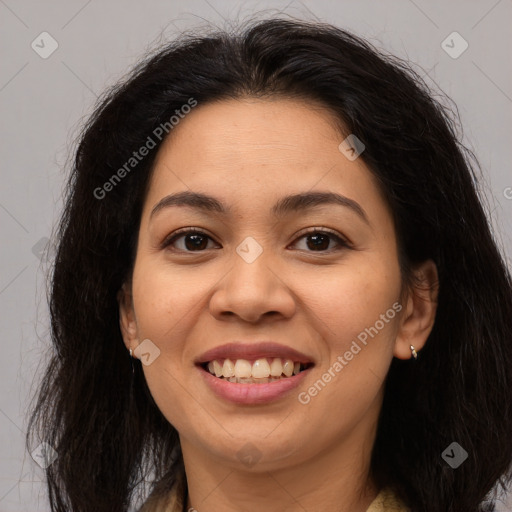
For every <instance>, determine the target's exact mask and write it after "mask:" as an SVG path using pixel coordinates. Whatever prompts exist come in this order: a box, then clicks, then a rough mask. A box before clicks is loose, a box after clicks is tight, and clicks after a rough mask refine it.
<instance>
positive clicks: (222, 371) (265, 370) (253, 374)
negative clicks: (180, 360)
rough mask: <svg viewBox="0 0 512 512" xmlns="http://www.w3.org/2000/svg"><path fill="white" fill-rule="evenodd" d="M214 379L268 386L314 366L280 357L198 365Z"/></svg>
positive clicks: (217, 361) (224, 360)
mask: <svg viewBox="0 0 512 512" xmlns="http://www.w3.org/2000/svg"><path fill="white" fill-rule="evenodd" d="M199 366H200V367H201V368H202V369H203V370H204V371H207V372H209V373H210V374H211V375H213V376H214V377H216V378H218V379H221V380H225V381H228V382H231V383H236V384H268V383H270V382H276V381H279V380H284V379H289V378H291V377H293V376H295V375H298V374H299V373H302V372H303V371H305V370H307V369H309V368H311V367H312V366H314V364H313V363H311V362H307V363H304V362H301V361H294V360H293V359H284V358H280V357H273V358H269V357H264V358H263V357H262V358H258V359H254V360H249V359H229V358H226V359H213V360H211V361H208V362H205V363H202V364H200V365H199Z"/></svg>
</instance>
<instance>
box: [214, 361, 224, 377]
mask: <svg viewBox="0 0 512 512" xmlns="http://www.w3.org/2000/svg"><path fill="white" fill-rule="evenodd" d="M213 371H214V372H215V377H222V366H221V365H220V363H219V361H213Z"/></svg>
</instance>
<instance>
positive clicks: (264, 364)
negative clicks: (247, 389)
mask: <svg viewBox="0 0 512 512" xmlns="http://www.w3.org/2000/svg"><path fill="white" fill-rule="evenodd" d="M269 375H270V365H269V364H268V361H267V360H266V359H258V360H257V361H254V363H253V365H252V376H253V377H254V378H255V379H262V378H264V377H268V376H269Z"/></svg>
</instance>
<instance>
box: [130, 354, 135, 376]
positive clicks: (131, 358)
mask: <svg viewBox="0 0 512 512" xmlns="http://www.w3.org/2000/svg"><path fill="white" fill-rule="evenodd" d="M130 365H131V367H132V374H134V373H135V368H134V366H133V350H132V349H130Z"/></svg>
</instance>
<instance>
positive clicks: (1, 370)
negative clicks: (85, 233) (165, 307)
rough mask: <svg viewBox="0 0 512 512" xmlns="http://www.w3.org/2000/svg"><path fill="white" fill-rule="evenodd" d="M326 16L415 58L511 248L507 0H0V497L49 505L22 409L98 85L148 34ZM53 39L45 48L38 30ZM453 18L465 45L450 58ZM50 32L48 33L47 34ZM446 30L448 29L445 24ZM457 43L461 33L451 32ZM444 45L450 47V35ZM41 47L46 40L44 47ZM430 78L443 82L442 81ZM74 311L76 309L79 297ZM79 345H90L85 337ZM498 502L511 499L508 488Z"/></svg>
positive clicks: (8, 505)
mask: <svg viewBox="0 0 512 512" xmlns="http://www.w3.org/2000/svg"><path fill="white" fill-rule="evenodd" d="M262 10H264V11H265V13H264V14H265V15H271V14H276V13H279V12H281V11H284V12H286V13H288V14H290V15H293V16H296V17H299V18H306V19H310V20H314V19H317V18H318V19H320V20H322V21H328V22H331V23H334V24H336V25H339V26H341V27H343V28H348V29H350V30H353V31H355V32H356V33H358V34H360V35H363V36H366V37H367V38H369V39H370V41H371V42H373V43H374V44H376V45H377V46H379V47H382V48H385V49H386V50H388V51H389V52H391V53H394V54H396V55H398V56H400V57H404V58H407V59H409V60H411V61H413V62H414V63H415V65H416V69H417V70H418V71H419V72H420V73H421V75H423V76H425V78H426V79H427V82H428V83H429V84H432V81H433V82H435V83H436V84H437V86H438V87H439V89H440V90H441V91H444V92H445V93H446V94H448V95H449V96H450V97H451V98H452V99H453V100H454V101H455V103H456V105H457V107H458V109H459V113H460V116H461V119H462V124H463V126H464V142H465V144H466V145H467V146H469V147H470V148H471V149H472V150H473V151H474V152H475V154H476V156H477V157H478V159H479V161H480V163H481V166H482V172H483V178H482V182H481V189H482V194H483V195H484V198H485V199H484V200H485V204H486V205H487V208H488V211H489V215H490V217H491V219H492V224H493V226H494V229H495V233H496V237H497V239H498V241H499V244H500V246H501V247H502V249H503V251H504V253H505V254H506V256H507V261H508V262H509V267H510V266H511V265H510V261H511V260H510V256H511V255H512V188H509V187H512V173H511V171H510V162H511V161H512V150H511V142H512V140H511V137H510V136H511V128H510V127H511V122H510V121H511V111H512V83H511V82H512V80H511V72H510V71H511V50H512V44H511V42H512V41H511V39H512V31H511V30H510V20H511V19H512V1H511V0H499V1H496V0H481V1H467V0H466V1H462V0H460V1H451V2H447V1H446V0H435V1H429V2H427V1H426V0H414V1H413V0H396V1H389V0H387V1H380V2H371V1H369V0H354V1H340V2H334V1H332V0H331V1H329V0H317V1H315V2H312V1H307V0H305V1H303V2H298V1H289V0H287V1H283V2H281V1H274V2H271V1H248V2H234V1H226V0H188V1H186V2H182V1H174V2H171V1H169V2H165V1H158V0H145V1H141V2H135V1H133V0H131V1H124V2H121V1H120V0H116V1H109V2H100V1H99V0H89V1H87V0H72V1H66V2H65V1H64V0H59V1H57V0H56V1H46V2H40V1H39V2H36V1H35V0H33V1H26V0H25V1H16V0H0V38H1V41H0V48H1V49H2V50H1V51H2V66H1V69H0V112H1V119H2V125H1V128H0V129H1V137H0V147H1V166H0V172H1V189H0V227H1V237H2V250H1V253H0V269H1V275H0V315H1V318H2V322H1V339H2V342H1V343H2V345H1V346H2V351H1V356H2V357H0V382H1V386H0V441H1V442H0V511H1V512H21V511H23V512H28V511H35V510H41V511H44V510H48V505H47V504H46V492H45V489H44V487H43V486H42V483H41V482H42V476H43V471H42V469H41V468H40V467H39V466H38V465H37V464H36V463H35V462H34V460H33V459H32V457H31V455H30V454H28V453H27V452H25V449H24V433H25V429H26V425H27V418H26V411H27V408H28V406H29V400H30V397H31V396H32V393H33V392H34V390H35V389H36V387H37V383H38V381H37V378H38V376H39V375H40V372H41V369H42V367H43V366H44V362H45V357H46V356H45V349H46V347H47V346H48V340H47V333H48V315H47V309H46V302H45V300H46V299H45V278H44V272H45V271H46V269H47V266H48V264H47V262H46V257H45V256H44V255H43V254H42V253H41V247H43V246H45V244H46V246H47V247H48V248H49V249H50V253H49V256H50V257H51V243H50V244H47V239H51V235H52V229H53V226H54V225H55V223H56V221H57V219H58V215H59V212H60V208H61V204H62V203H61V193H62V189H63V184H64V176H65V175H66V164H67V161H66V159H67V158H68V157H69V155H70V153H71V151H72V149H73V148H74V145H73V144H74V141H75V139H76V137H77V136H78V133H79V129H80V126H81V123H82V122H83V120H84V119H85V117H87V116H88V115H89V114H90V113H91V111H92V107H93V105H94V103H95V101H96V99H97V96H98V95H99V94H100V93H101V92H102V91H103V90H104V89H105V87H107V86H108V85H111V84H113V83H115V81H116V80H117V79H119V78H121V77H122V76H123V75H124V74H125V73H126V72H127V71H128V70H129V69H130V67H131V66H132V65H133V64H134V63H135V62H136V61H137V59H138V58H140V57H141V56H143V54H144V53H145V51H146V50H148V49H150V48H151V47H152V46H153V45H154V44H155V43H157V42H159V41H161V40H165V39H166V38H171V37H172V36H173V35H174V34H176V33H177V32H179V31H181V30H184V29H194V28H199V27H201V26H203V25H204V24H205V23H207V22H213V23H215V24H216V25H218V26H219V27H223V28H225V27H226V26H228V23H227V22H226V20H228V21H229V22H230V23H232V22H233V21H235V22H236V20H245V19H246V18H247V17H248V16H250V15H251V14H252V13H254V12H255V11H262ZM45 31H46V32H48V33H49V34H51V36H52V37H53V38H54V39H55V40H56V41H57V43H58V48H57V50H56V51H55V52H54V53H53V54H52V55H50V56H49V57H48V58H46V59H43V58H42V57H41V56H40V55H39V54H38V53H36V51H34V50H33V49H32V47H31V43H32V42H33V41H35V43H34V44H36V43H38V44H39V45H40V47H42V46H43V44H44V49H45V51H47V50H48V49H49V48H50V43H49V40H48V39H47V38H46V39H44V42H43V43H41V37H38V36H39V35H40V34H41V33H42V32H45ZM454 31H457V32H458V33H459V34H460V35H461V36H462V37H463V38H464V40H466V41H467V43H468V44H469V47H468V48H467V50H466V51H465V52H464V53H462V54H461V55H460V56H459V57H458V58H452V57H451V56H450V55H448V53H446V51H445V49H443V47H442V45H441V44H442V42H443V41H444V40H445V39H446V38H447V36H449V34H451V33H452V32H454ZM44 37H46V36H44ZM452 39H453V38H452ZM446 44H448V45H450V46H453V48H452V49H451V50H450V51H451V52H452V53H453V52H454V51H455V52H456V51H460V49H461V48H462V46H461V44H462V42H461V41H460V40H457V39H454V41H453V43H452V42H451V39H450V38H449V39H448V41H447V43H446ZM447 49H448V48H447ZM42 50H43V48H41V50H40V51H42ZM439 89H438V90H439ZM77 314H80V312H79V311H77ZM84 350H87V347H84ZM503 507H504V508H503V509H502V510H512V501H510V502H509V505H508V507H506V506H505V505H503Z"/></svg>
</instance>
